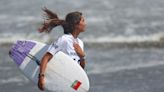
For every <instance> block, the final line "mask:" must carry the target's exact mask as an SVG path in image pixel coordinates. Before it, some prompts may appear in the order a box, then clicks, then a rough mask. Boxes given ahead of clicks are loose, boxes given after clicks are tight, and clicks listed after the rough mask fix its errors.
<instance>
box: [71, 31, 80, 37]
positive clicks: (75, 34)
mask: <svg viewBox="0 0 164 92" xmlns="http://www.w3.org/2000/svg"><path fill="white" fill-rule="evenodd" d="M79 33H80V32H79V31H77V30H75V31H73V32H72V33H71V34H72V36H73V37H74V38H77V37H78V35H79Z"/></svg>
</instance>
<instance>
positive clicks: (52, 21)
mask: <svg viewBox="0 0 164 92" xmlns="http://www.w3.org/2000/svg"><path fill="white" fill-rule="evenodd" d="M43 11H44V12H45V14H46V15H47V19H46V20H45V21H44V23H43V25H42V26H41V27H40V28H39V32H51V30H52V29H53V28H54V27H56V26H62V27H63V29H64V34H63V35H62V36H61V37H59V38H58V40H57V41H55V42H53V43H52V44H51V45H50V46H49V48H48V50H47V52H46V54H45V55H44V56H43V58H42V60H41V64H40V72H39V80H38V87H39V89H40V90H44V83H45V81H44V74H45V69H46V66H47V63H48V62H49V61H50V59H51V58H52V57H53V55H54V54H55V53H57V52H58V51H62V52H64V53H65V54H67V55H69V56H70V57H71V58H72V59H73V60H74V61H75V62H77V63H79V64H80V66H81V67H82V68H84V67H85V59H84V57H85V53H84V49H83V48H84V44H83V41H82V40H80V39H79V38H78V36H79V34H80V33H81V32H84V31H85V26H86V23H85V19H84V17H83V16H82V13H81V12H70V13H68V14H67V15H66V17H65V20H61V19H59V18H58V16H57V14H56V13H53V12H52V11H50V10H49V9H47V8H45V9H43ZM54 68H55V67H54Z"/></svg>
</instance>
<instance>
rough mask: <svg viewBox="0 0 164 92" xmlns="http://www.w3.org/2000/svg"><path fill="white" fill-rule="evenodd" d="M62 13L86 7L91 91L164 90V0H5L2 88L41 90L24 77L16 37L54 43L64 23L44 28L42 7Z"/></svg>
mask: <svg viewBox="0 0 164 92" xmlns="http://www.w3.org/2000/svg"><path fill="white" fill-rule="evenodd" d="M44 6H46V7H47V8H49V9H51V10H53V11H54V12H57V13H58V14H59V17H60V18H61V19H64V17H65V15H66V14H67V13H68V12H71V11H81V12H82V13H83V15H84V17H85V19H86V22H87V27H86V31H85V32H84V33H82V34H80V36H79V37H80V38H81V39H82V40H83V41H84V43H85V51H86V56H87V57H86V60H87V65H86V72H87V74H88V76H89V79H90V84H91V88H90V91H89V92H163V90H164V77H163V76H164V49H163V47H164V32H163V30H164V26H163V25H164V1H163V0H102V1H101V0H89V1H88V0H69V2H68V1H65V0H34V1H33V0H28V1H27V0H12V1H11V0H1V1H0V12H1V13H0V20H1V21H0V47H1V48H0V52H1V53H0V58H1V60H0V92H29V91H31V92H41V91H39V90H38V88H37V86H36V85H34V84H33V83H31V82H30V81H29V80H28V79H27V78H26V77H25V76H23V75H22V74H21V73H20V71H19V69H18V68H17V67H16V65H15V64H14V62H13V61H12V60H11V59H10V57H9V56H8V51H9V49H10V46H11V44H12V43H14V42H15V41H16V40H20V39H27V40H37V41H40V42H45V43H47V44H50V43H51V41H53V40H54V39H56V38H57V37H59V36H60V35H62V33H63V32H62V31H63V30H62V28H61V27H57V28H55V29H54V30H53V31H52V32H51V33H50V34H45V33H42V34H40V33H38V32H37V28H38V27H39V25H40V24H41V22H43V12H42V10H41V8H43V7H44Z"/></svg>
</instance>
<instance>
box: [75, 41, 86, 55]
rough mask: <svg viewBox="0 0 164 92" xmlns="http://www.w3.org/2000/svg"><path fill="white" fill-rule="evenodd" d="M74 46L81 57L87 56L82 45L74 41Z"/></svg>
mask: <svg viewBox="0 0 164 92" xmlns="http://www.w3.org/2000/svg"><path fill="white" fill-rule="evenodd" d="M73 47H74V48H75V51H76V53H77V54H78V56H79V57H80V58H83V57H84V56H85V53H84V51H83V50H82V49H81V47H80V46H79V44H77V43H74V44H73Z"/></svg>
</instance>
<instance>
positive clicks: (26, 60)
mask: <svg viewBox="0 0 164 92" xmlns="http://www.w3.org/2000/svg"><path fill="white" fill-rule="evenodd" d="M48 47H49V45H46V44H44V43H41V42H37V41H31V40H19V41H17V42H16V43H15V44H13V45H12V47H11V49H10V51H9V55H10V57H11V58H12V59H13V61H14V62H15V63H16V65H17V66H18V68H19V69H20V70H21V72H22V73H23V74H24V75H25V76H26V77H27V78H28V79H30V80H31V81H32V82H34V83H35V84H36V85H37V83H38V74H39V67H40V61H41V59H42V57H43V55H44V54H45V53H46V51H47V49H48ZM89 87H90V85H89V79H88V76H87V74H86V72H85V71H84V70H83V69H82V68H81V66H80V65H79V64H78V63H77V62H75V61H74V60H73V59H72V58H70V57H69V56H68V55H66V54H64V53H63V52H61V51H59V52H57V53H56V54H55V55H54V56H53V58H52V59H51V60H50V61H49V62H48V64H47V68H46V72H45V89H46V90H47V91H50V92H88V91H89Z"/></svg>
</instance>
